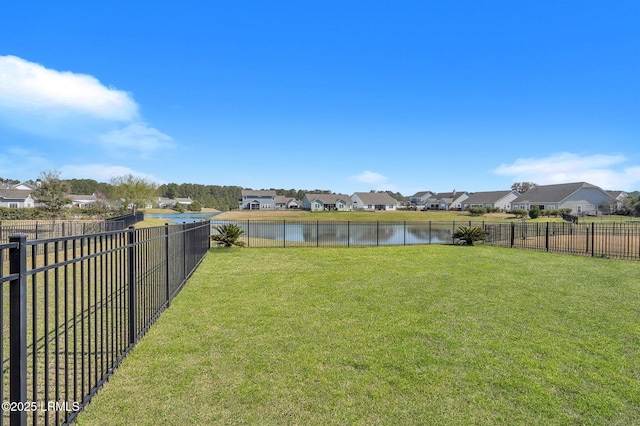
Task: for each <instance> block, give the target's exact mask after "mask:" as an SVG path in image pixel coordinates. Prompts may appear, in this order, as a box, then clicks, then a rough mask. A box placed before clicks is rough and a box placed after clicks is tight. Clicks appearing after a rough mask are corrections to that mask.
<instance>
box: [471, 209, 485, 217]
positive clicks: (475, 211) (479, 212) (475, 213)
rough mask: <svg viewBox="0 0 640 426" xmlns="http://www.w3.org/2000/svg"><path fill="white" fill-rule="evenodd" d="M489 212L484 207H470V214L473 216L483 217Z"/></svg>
mask: <svg viewBox="0 0 640 426" xmlns="http://www.w3.org/2000/svg"><path fill="white" fill-rule="evenodd" d="M486 212H487V209H485V208H484V207H469V213H470V214H471V216H482V215H483V214H485V213H486Z"/></svg>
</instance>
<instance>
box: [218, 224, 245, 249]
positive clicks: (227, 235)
mask: <svg viewBox="0 0 640 426" xmlns="http://www.w3.org/2000/svg"><path fill="white" fill-rule="evenodd" d="M213 229H214V230H215V231H217V232H218V233H217V234H213V235H211V239H212V240H213V241H214V242H215V243H216V244H218V245H220V246H224V247H231V246H239V247H242V246H244V241H240V237H241V236H242V235H244V231H243V230H242V228H240V227H239V226H238V225H236V224H233V223H228V224H225V225H216V226H214V227H213Z"/></svg>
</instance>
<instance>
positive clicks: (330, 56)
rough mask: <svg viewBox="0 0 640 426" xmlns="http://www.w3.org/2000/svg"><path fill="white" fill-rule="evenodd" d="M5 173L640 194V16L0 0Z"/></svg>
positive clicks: (592, 11) (385, 6) (0, 171)
mask: <svg viewBox="0 0 640 426" xmlns="http://www.w3.org/2000/svg"><path fill="white" fill-rule="evenodd" d="M0 9H1V13H0V177H3V178H13V179H20V180H27V179H35V178H37V177H38V176H39V174H40V173H41V172H42V171H49V170H57V171H59V172H60V173H61V177H62V178H66V179H70V178H90V179H95V180H97V181H101V182H108V181H109V180H110V179H111V178H113V177H117V176H123V175H125V174H129V173H132V174H134V175H136V176H140V177H145V178H148V179H149V180H151V181H154V182H156V183H159V184H162V183H169V182H174V183H178V184H180V183H198V184H204V185H239V186H242V187H245V188H253V189H262V188H265V189H267V188H296V189H309V190H311V189H330V190H332V191H335V192H341V193H347V194H350V193H353V192H356V191H369V190H372V189H373V190H387V189H388V190H392V191H399V192H402V193H403V194H404V195H411V194H413V193H415V192H417V191H421V190H431V191H435V192H444V191H451V190H453V189H456V190H458V191H459V190H466V191H473V192H475V191H488V190H498V189H508V188H509V187H510V186H511V184H512V183H513V182H519V181H533V182H536V183H538V184H551V183H561V182H576V181H587V182H590V183H593V184H596V185H600V186H602V187H603V188H605V189H624V190H637V189H640V2H638V1H637V0H629V1H625V0H614V1H611V0H606V1H604V0H603V1H589V0H580V1H545V0H543V1H540V0H538V1H526V0H524V1H516V0H512V1H501V0H494V1H482V0H477V1H459V0H447V1H445V0H433V1H426V0H423V1H366V2H363V1H348V0H347V1H345V0H342V1H321V2H317V1H314V2H312V1H234V2H231V1H227V2H221V1H213V0H210V1H200V0H193V1H187V2H169V1H144V0H140V1H134V2H131V1H127V2H122V1H109V2H78V1H65V0H59V1H56V2H34V1H23V2H3V4H2V6H1V7H0Z"/></svg>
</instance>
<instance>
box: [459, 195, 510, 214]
mask: <svg viewBox="0 0 640 426" xmlns="http://www.w3.org/2000/svg"><path fill="white" fill-rule="evenodd" d="M519 196H520V194H519V193H518V192H517V191H512V190H505V191H486V192H476V193H473V194H471V195H470V196H469V198H467V199H466V200H464V201H463V202H462V210H467V209H468V208H469V207H487V208H497V209H500V210H504V211H510V210H511V202H512V201H513V200H515V199H516V198H518V197H519Z"/></svg>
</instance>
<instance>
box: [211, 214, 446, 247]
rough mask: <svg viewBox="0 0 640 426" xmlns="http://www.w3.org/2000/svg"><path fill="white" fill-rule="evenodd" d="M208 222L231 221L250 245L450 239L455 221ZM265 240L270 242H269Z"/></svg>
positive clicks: (437, 242) (389, 242)
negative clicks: (240, 229) (242, 232)
mask: <svg viewBox="0 0 640 426" xmlns="http://www.w3.org/2000/svg"><path fill="white" fill-rule="evenodd" d="M211 223H212V225H220V224H225V223H235V224H236V225H238V226H240V227H241V228H242V230H243V231H244V233H245V236H244V238H245V239H248V240H249V245H250V246H258V245H271V244H273V243H280V244H282V245H286V242H289V243H298V244H295V245H304V246H307V245H308V246H331V245H374V246H375V245H409V244H442V243H445V244H446V243H451V242H452V237H451V236H452V233H453V231H454V230H455V223H452V222H448V223H433V222H330V221H327V222H320V221H314V222H293V221H292V222H287V221H218V220H215V219H214V220H212V221H211ZM269 241H270V242H271V243H269Z"/></svg>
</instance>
